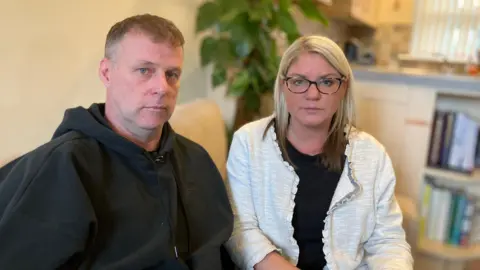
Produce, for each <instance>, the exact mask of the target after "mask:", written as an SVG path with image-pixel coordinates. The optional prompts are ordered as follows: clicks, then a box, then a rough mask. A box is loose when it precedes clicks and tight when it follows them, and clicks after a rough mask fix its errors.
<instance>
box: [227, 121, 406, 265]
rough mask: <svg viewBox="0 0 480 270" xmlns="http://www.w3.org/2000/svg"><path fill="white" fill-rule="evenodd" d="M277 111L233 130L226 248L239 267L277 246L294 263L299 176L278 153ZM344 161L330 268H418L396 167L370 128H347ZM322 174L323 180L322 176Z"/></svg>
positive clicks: (327, 233) (329, 224)
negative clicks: (230, 209) (398, 193)
mask: <svg viewBox="0 0 480 270" xmlns="http://www.w3.org/2000/svg"><path fill="white" fill-rule="evenodd" d="M271 119H272V117H267V118H263V119H261V120H257V121H255V122H252V123H249V124H247V125H245V126H243V127H242V128H240V129H239V130H237V131H236V132H235V134H234V137H233V141H232V145H231V148H230V153H229V157H228V162H227V172H228V185H227V186H228V189H229V195H230V199H231V202H232V206H233V209H234V214H235V226H234V231H233V234H232V236H231V238H230V240H229V241H228V242H227V249H228V251H229V253H230V255H231V256H232V259H233V260H234V261H235V263H236V264H237V266H239V267H240V268H241V269H253V266H254V265H255V264H257V263H259V262H260V261H261V260H263V258H264V257H265V256H266V255H267V254H268V253H270V252H272V251H275V250H276V251H278V252H279V253H280V254H281V255H282V256H283V257H285V258H286V259H287V260H288V261H290V262H291V263H292V264H294V265H296V264H297V261H298V256H299V248H298V245H297V243H296V241H295V239H294V237H293V230H294V229H293V226H292V217H293V209H294V206H295V202H294V198H295V194H296V192H297V185H298V182H299V178H298V176H297V175H296V173H295V171H294V169H293V167H292V166H291V165H290V164H289V163H288V162H286V161H285V160H284V159H283V157H282V154H281V152H280V148H279V145H278V143H277V140H276V134H275V130H274V128H273V127H270V128H269V130H268V132H267V134H266V137H265V139H263V133H264V131H265V128H266V126H267V124H268V123H269V121H270V120H271ZM345 154H346V156H347V162H346V164H345V168H344V169H343V172H342V174H341V177H340V180H339V183H338V186H337V188H336V190H335V193H334V196H333V199H332V202H331V204H330V208H329V211H328V213H327V217H326V219H325V220H324V223H325V228H324V230H323V232H319V233H322V235H323V241H324V248H323V253H324V254H318V256H325V258H326V261H327V266H326V267H325V269H329V270H337V269H338V270H351V269H398V270H410V269H412V268H413V266H412V265H413V259H412V256H411V253H410V246H409V245H408V244H407V242H406V240H405V232H404V230H403V228H402V219H403V217H402V213H401V211H400V208H399V206H398V203H397V201H396V198H395V195H394V191H395V174H394V171H393V167H392V164H391V161H390V158H389V156H388V154H387V153H386V152H385V149H384V148H383V146H382V145H381V144H380V143H379V142H378V141H377V140H375V139H374V138H373V137H372V136H370V135H369V134H367V133H365V132H360V131H354V132H352V133H351V134H350V135H349V144H348V145H347V148H346V151H345ZM318 180H319V181H321V179H318Z"/></svg>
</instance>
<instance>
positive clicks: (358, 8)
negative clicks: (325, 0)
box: [319, 0, 383, 28]
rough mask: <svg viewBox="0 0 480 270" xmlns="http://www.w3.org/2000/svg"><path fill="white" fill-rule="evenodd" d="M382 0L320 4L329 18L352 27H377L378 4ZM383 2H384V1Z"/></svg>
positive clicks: (342, 0)
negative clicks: (341, 21) (339, 20)
mask: <svg viewBox="0 0 480 270" xmlns="http://www.w3.org/2000/svg"><path fill="white" fill-rule="evenodd" d="M379 1H380V0H340V1H339V0H336V1H332V3H331V4H330V5H323V4H319V7H320V9H321V10H322V11H323V12H324V13H325V14H326V15H327V17H329V18H336V19H341V20H343V21H345V22H346V23H348V24H350V25H366V26H369V27H372V28H373V27H375V24H376V16H377V13H376V3H377V2H379ZM382 1H383V0H382Z"/></svg>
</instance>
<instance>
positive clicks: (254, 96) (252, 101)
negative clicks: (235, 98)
mask: <svg viewBox="0 0 480 270" xmlns="http://www.w3.org/2000/svg"><path fill="white" fill-rule="evenodd" d="M244 98H245V108H246V109H247V110H249V111H252V112H258V111H259V110H260V105H261V101H260V94H258V93H256V92H255V91H253V90H252V89H250V90H249V91H246V92H245V95H244Z"/></svg>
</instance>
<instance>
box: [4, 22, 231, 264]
mask: <svg viewBox="0 0 480 270" xmlns="http://www.w3.org/2000/svg"><path fill="white" fill-rule="evenodd" d="M183 44H184V38H183V36H182V34H181V32H180V31H179V30H178V29H177V28H176V27H175V25H174V24H173V23H172V22H170V21H168V20H166V19H164V18H161V17H157V16H153V15H148V14H146V15H139V16H134V17H130V18H127V19H125V20H123V21H121V22H118V23H117V24H115V25H114V26H113V27H112V28H111V29H110V31H109V33H108V35H107V40H106V46H105V57H104V59H103V60H102V61H101V62H100V68H99V75H100V78H101V80H102V82H103V84H104V85H105V88H106V91H107V95H106V102H105V104H93V105H91V106H90V107H89V108H88V109H85V108H81V107H78V108H72V109H68V110H67V111H66V112H65V115H64V119H63V121H62V123H61V124H60V126H59V127H58V128H57V130H56V131H55V133H54V136H53V139H52V140H51V141H50V142H48V143H46V144H45V145H42V146H40V147H39V148H37V149H35V150H33V151H32V152H30V153H28V154H26V155H24V156H22V157H20V158H18V159H16V160H14V161H12V162H11V163H9V164H7V165H5V166H4V167H3V168H2V169H0V250H1V252H0V266H1V267H0V268H2V269H77V268H80V269H128V270H135V269H169V270H170V269H209V270H210V269H213V270H214V269H222V267H223V266H222V258H223V256H222V255H221V254H224V253H221V250H222V244H223V243H224V242H225V241H226V240H227V239H228V238H229V237H230V234H231V232H232V229H233V216H232V212H231V208H230V204H229V201H228V197H227V194H226V190H225V186H224V184H223V181H222V179H221V176H220V174H219V172H218V171H217V169H216V167H215V165H214V163H213V161H212V160H211V158H210V156H209V155H208V154H207V152H206V151H205V150H204V149H203V148H202V147H201V146H199V145H198V144H196V143H194V142H192V141H189V140H188V139H186V138H184V137H182V136H181V135H178V134H175V132H174V131H173V130H172V128H171V127H170V125H169V124H168V120H169V118H170V116H171V115H172V112H173V110H174V107H175V103H176V98H177V93H178V89H179V80H180V76H181V71H182V63H183Z"/></svg>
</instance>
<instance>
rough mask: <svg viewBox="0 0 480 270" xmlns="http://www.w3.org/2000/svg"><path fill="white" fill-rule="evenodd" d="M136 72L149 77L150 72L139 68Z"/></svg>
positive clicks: (147, 69)
mask: <svg viewBox="0 0 480 270" xmlns="http://www.w3.org/2000/svg"><path fill="white" fill-rule="evenodd" d="M138 72H139V73H140V74H142V75H149V74H151V73H152V71H151V70H150V69H149V68H139V69H138Z"/></svg>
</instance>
